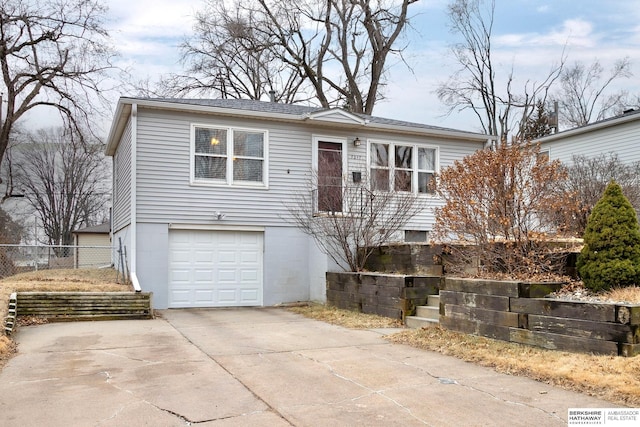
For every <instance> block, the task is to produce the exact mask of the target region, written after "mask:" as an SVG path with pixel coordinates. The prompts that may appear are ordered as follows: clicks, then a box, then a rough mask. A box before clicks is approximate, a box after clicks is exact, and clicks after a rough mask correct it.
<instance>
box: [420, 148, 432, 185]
mask: <svg viewBox="0 0 640 427" xmlns="http://www.w3.org/2000/svg"><path fill="white" fill-rule="evenodd" d="M435 174H436V149H435V148H423V147H420V148H418V193H426V194H434V193H435V192H436V186H435V184H436V183H435V179H434V178H435Z"/></svg>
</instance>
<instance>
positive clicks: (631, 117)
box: [536, 109, 640, 144]
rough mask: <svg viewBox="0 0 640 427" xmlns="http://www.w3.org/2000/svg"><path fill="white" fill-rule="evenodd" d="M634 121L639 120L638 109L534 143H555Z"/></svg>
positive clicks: (555, 134) (639, 111)
mask: <svg viewBox="0 0 640 427" xmlns="http://www.w3.org/2000/svg"><path fill="white" fill-rule="evenodd" d="M636 120H640V109H635V110H631V111H626V112H624V113H623V114H620V115H618V116H615V117H610V118H608V119H604V120H600V121H597V122H594V123H589V124H586V125H584V126H578V127H576V128H573V129H568V130H563V131H562V132H558V133H554V134H552V135H547V136H544V137H542V138H540V139H537V140H536V142H538V143H541V144H543V143H545V142H552V141H557V140H561V139H563V138H567V137H569V136H575V135H582V134H586V133H589V132H594V131H597V130H601V129H606V128H610V127H613V126H617V125H620V124H623V123H629V122H633V121H636Z"/></svg>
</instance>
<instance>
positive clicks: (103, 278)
mask: <svg viewBox="0 0 640 427" xmlns="http://www.w3.org/2000/svg"><path fill="white" fill-rule="evenodd" d="M116 279H117V273H116V271H115V270H114V269H112V268H104V269H77V270H71V269H61V270H40V271H32V272H29V273H22V274H16V275H15V276H9V277H7V278H5V279H3V280H0V320H3V319H4V318H5V316H6V315H7V309H8V302H9V296H10V295H11V293H12V292H35V291H58V292H68V291H79V292H83V291H85V292H88V291H91V292H122V291H128V290H131V287H130V286H127V285H122V284H119V283H117V280H116Z"/></svg>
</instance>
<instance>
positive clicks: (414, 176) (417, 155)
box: [369, 141, 438, 194]
mask: <svg viewBox="0 0 640 427" xmlns="http://www.w3.org/2000/svg"><path fill="white" fill-rule="evenodd" d="M437 168H438V149H437V148H436V147H423V146H418V145H416V144H402V143H390V142H377V141H373V142H371V143H370V144H369V177H370V186H371V190H372V191H391V190H393V191H407V192H413V193H421V194H434V193H435V182H434V178H435V174H436V171H437Z"/></svg>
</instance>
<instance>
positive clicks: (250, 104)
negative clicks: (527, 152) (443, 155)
mask: <svg viewBox="0 0 640 427" xmlns="http://www.w3.org/2000/svg"><path fill="white" fill-rule="evenodd" d="M140 99H144V100H148V101H157V102H167V103H174V104H185V105H199V106H203V107H216V108H229V109H234V110H244V111H255V112H263V113H275V114H290V115H292V116H301V115H304V114H311V113H317V112H321V111H326V110H328V109H326V108H322V107H311V106H305V105H299V104H284V103H279V102H266V101H256V100H251V99H187V98H140ZM351 114H354V115H355V116H358V117H360V118H362V119H365V120H368V121H369V122H371V123H377V124H381V125H389V126H400V127H412V128H419V129H432V130H440V131H451V132H462V133H468V134H470V135H478V133H476V132H468V131H464V130H459V129H452V128H446V127H440V126H432V125H427V124H424V123H414V122H407V121H403V120H395V119H387V118H383V117H376V116H369V115H367V114H358V113H351Z"/></svg>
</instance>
